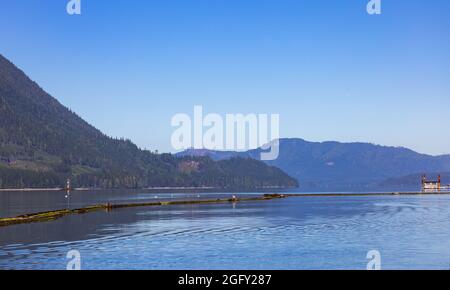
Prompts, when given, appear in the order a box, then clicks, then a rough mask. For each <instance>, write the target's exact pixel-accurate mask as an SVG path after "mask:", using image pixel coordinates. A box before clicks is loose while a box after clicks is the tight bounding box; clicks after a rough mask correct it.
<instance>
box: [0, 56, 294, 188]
mask: <svg viewBox="0 0 450 290" xmlns="http://www.w3.org/2000/svg"><path fill="white" fill-rule="evenodd" d="M67 178H70V179H71V180H72V185H73V186H74V187H96V188H145V187H220V188H242V189H252V188H261V187H272V186H279V187H295V186H297V181H296V180H295V179H293V178H291V177H289V176H288V175H287V174H285V173H284V172H283V171H281V170H280V169H278V168H275V167H271V166H268V165H266V164H264V163H262V162H260V161H256V160H253V159H249V158H233V159H229V160H221V161H213V160H212V159H210V158H209V157H176V156H174V155H171V154H155V153H152V152H150V151H146V150H141V149H140V148H138V147H137V146H136V145H135V144H133V143H132V142H131V141H130V140H126V139H116V138H111V137H108V136H106V135H105V134H103V133H102V132H100V131H99V130H97V129H96V128H94V127H93V126H91V125H90V124H88V123H87V122H85V121H84V120H83V119H81V118H80V117H79V116H77V115H76V114H75V113H74V112H72V111H70V110H69V109H68V108H66V107H64V106H63V105H61V104H60V103H59V102H58V101H57V100H56V99H55V98H53V97H52V96H50V95H49V94H47V93H46V92H45V91H44V90H43V89H41V88H40V87H39V86H38V85H37V84H36V83H35V82H33V81H32V80H30V79H29V78H28V77H27V76H26V75H25V73H23V72H22V71H21V70H19V69H18V68H17V67H16V66H15V65H14V64H12V63H11V62H10V61H8V60H7V59H6V58H4V57H3V56H1V55H0V188H24V187H32V188H43V187H61V186H63V185H64V184H65V182H66V179H67Z"/></svg>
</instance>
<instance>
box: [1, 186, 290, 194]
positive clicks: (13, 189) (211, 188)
mask: <svg viewBox="0 0 450 290" xmlns="http://www.w3.org/2000/svg"><path fill="white" fill-rule="evenodd" d="M276 189H278V190H282V189H286V190H287V189H295V188H294V187H282V186H266V187H261V188H254V189H248V188H247V189H245V188H244V189H239V188H237V189H236V188H223V187H207V186H204V187H144V188H95V187H79V188H71V189H70V191H103V190H161V191H167V190H219V191H240V190H242V191H244V192H257V191H264V190H266V191H267V190H276ZM38 191H67V189H66V188H62V187H60V188H0V193H1V192H38Z"/></svg>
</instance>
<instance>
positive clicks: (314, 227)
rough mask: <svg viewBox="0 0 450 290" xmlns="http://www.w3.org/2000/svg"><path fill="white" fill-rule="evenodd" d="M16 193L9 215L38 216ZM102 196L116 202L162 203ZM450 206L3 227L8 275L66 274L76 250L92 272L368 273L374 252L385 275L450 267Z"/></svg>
mask: <svg viewBox="0 0 450 290" xmlns="http://www.w3.org/2000/svg"><path fill="white" fill-rule="evenodd" d="M60 194H61V193H50V192H47V193H34V197H35V198H36V199H39V200H40V201H41V203H40V205H38V208H33V209H34V210H32V211H33V212H35V211H39V209H45V208H46V207H45V206H44V205H45V203H46V202H47V203H49V204H47V209H48V208H52V207H55V206H56V207H60V206H61V205H60V204H57V205H55V202H56V201H55V200H57V199H59V198H60V197H59V196H58V197H57V198H55V196H57V195H60ZM87 194H88V193H79V196H78V198H77V197H75V198H74V199H75V201H74V202H75V203H78V204H76V205H82V203H83V202H81V201H80V200H81V199H82V198H80V196H83V195H85V203H91V202H93V203H95V202H97V201H98V200H95V201H92V200H89V199H90V198H91V197H88V196H86V195H87ZM183 195H184V197H183ZM12 196H13V193H0V197H1V198H0V199H1V200H2V205H1V206H0V210H1V213H2V214H4V213H5V208H10V209H13V210H11V211H10V213H12V211H14V209H15V211H16V212H17V213H19V212H21V211H24V210H30V209H29V208H28V209H26V208H24V207H19V206H18V203H17V202H18V201H19V200H18V199H17V198H13V197H12ZM16 196H17V195H16ZM19 196H20V195H19ZM52 196H53V198H52ZM99 196H102V197H103V198H105V197H109V198H110V199H111V200H114V201H115V202H117V200H120V199H122V200H123V201H125V202H127V201H130V200H133V199H134V202H137V201H138V200H139V201H142V200H147V199H152V198H155V194H145V193H141V194H135V195H130V194H129V193H119V192H115V193H110V194H108V193H104V194H103V195H99ZM161 196H163V197H164V198H192V194H188V193H186V194H178V195H177V196H176V197H175V196H174V195H172V194H159V198H161ZM207 196H209V197H211V194H209V195H205V197H207ZM214 196H229V194H217V195H214ZM96 198H99V197H96ZM63 200H64V198H63ZM8 202H9V205H7V204H5V203H8ZM449 203H450V196H447V195H422V196H350V197H298V198H294V197H292V198H287V199H281V200H270V201H262V202H249V203H238V204H234V205H233V204H213V205H185V206H168V207H147V208H132V209H122V210H114V211H111V212H94V213H89V214H85V215H71V216H67V217H64V218H62V219H59V220H56V221H51V222H45V223H35V224H24V225H16V226H10V227H3V228H0V268H1V269H65V268H66V265H67V262H68V260H67V258H66V254H67V252H68V251H70V250H78V251H79V252H80V253H81V263H82V265H81V266H82V269H362V270H363V269H366V265H367V263H368V260H367V258H366V255H367V253H368V252H369V251H370V250H378V251H379V252H380V253H381V257H382V268H383V269H449V266H450V242H449V241H450V227H448V224H449V223H450V208H449V207H448V204H449ZM83 205H84V204H83ZM69 206H71V205H69Z"/></svg>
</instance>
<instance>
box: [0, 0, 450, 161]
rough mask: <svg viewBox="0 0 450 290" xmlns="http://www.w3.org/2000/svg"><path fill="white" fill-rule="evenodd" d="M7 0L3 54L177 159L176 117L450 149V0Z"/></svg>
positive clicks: (2, 4)
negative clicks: (226, 119) (253, 121)
mask: <svg viewBox="0 0 450 290" xmlns="http://www.w3.org/2000/svg"><path fill="white" fill-rule="evenodd" d="M67 2H68V1H67V0H40V1H29V0H14V1H9V0H8V1H7V0H0V53H1V54H3V55H4V56H6V57H7V58H9V59H10V60H11V61H13V62H14V63H15V64H16V65H18V66H19V67H20V68H22V69H23V70H24V71H26V72H27V74H28V75H29V76H30V77H31V78H32V79H34V80H35V81H37V82H38V83H39V84H40V85H41V86H42V87H43V88H44V89H45V90H47V91H48V92H49V93H50V94H52V95H53V96H54V97H56V98H57V99H58V100H59V101H60V102H62V103H63V104H64V105H66V106H68V107H69V108H71V109H72V110H74V111H75V112H77V113H78V114H79V115H80V116H81V117H83V118H84V119H86V120H87V121H88V122H90V123H91V124H93V125H94V126H96V127H97V128H99V129H101V130H102V131H104V132H105V133H107V134H108V135H111V136H116V137H122V136H124V137H127V138H130V139H132V140H133V141H134V142H135V143H137V144H138V145H139V146H141V147H146V148H148V149H152V150H155V149H159V150H160V151H171V146H170V136H171V134H172V132H173V128H171V126H170V119H171V117H172V115H174V114H175V113H179V112H186V113H189V114H192V110H193V106H194V105H203V106H204V109H205V110H206V112H207V113H208V112H214V113H220V114H225V113H279V114H280V115H281V135H282V136H283V137H301V138H304V139H307V140H311V141H324V140H337V141H367V142H373V143H377V144H383V145H393V146H405V147H409V148H412V149H414V150H416V151H419V152H422V153H429V154H442V153H450V134H449V133H448V132H449V130H448V126H449V124H450V1H448V0H431V1H430V0H421V1H419V0H382V4H383V7H382V8H383V10H382V12H383V14H382V15H381V16H370V15H368V14H367V13H366V10H365V6H366V4H367V2H368V0H339V1H329V0H270V1H269V0H179V1H178V0H158V1H155V0H145V1H137V0H133V1H130V0H111V1H107V0H82V4H83V7H82V13H83V14H82V15H81V16H69V15H67V14H66V11H65V5H66V3H67Z"/></svg>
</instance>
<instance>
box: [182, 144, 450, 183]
mask: <svg viewBox="0 0 450 290" xmlns="http://www.w3.org/2000/svg"><path fill="white" fill-rule="evenodd" d="M260 153H261V149H255V150H250V151H247V152H239V153H237V152H221V151H209V150H186V151H184V152H181V153H179V154H178V155H179V156H210V157H211V158H212V159H214V160H224V159H227V158H232V157H236V156H239V157H243V158H248V157H250V158H255V159H260ZM266 163H267V164H269V165H272V166H276V167H278V168H280V169H282V170H284V171H285V172H287V173H288V174H289V175H291V176H293V177H294V178H296V179H297V180H298V181H299V183H300V187H301V188H307V189H314V188H317V189H322V190H337V189H347V190H348V189H351V188H355V189H359V188H370V189H376V188H382V187H390V188H397V187H408V186H409V187H411V188H416V189H418V188H417V187H418V186H419V185H420V176H421V174H424V173H428V174H429V175H430V176H431V177H435V175H437V173H439V172H441V173H445V172H450V155H442V156H430V155H425V154H419V153H417V152H414V151H412V150H409V149H406V148H401V147H387V146H379V145H374V144H369V143H339V142H321V143H319V142H308V141H305V140H303V139H281V140H280V155H279V158H278V159H277V160H273V161H268V162H266ZM412 179H415V181H413V180H412ZM448 182H449V183H450V180H449V181H448Z"/></svg>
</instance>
